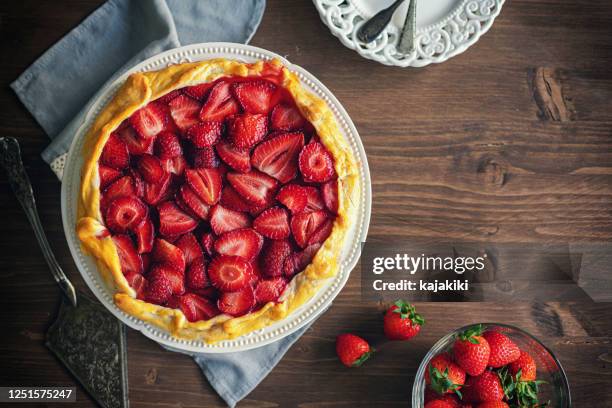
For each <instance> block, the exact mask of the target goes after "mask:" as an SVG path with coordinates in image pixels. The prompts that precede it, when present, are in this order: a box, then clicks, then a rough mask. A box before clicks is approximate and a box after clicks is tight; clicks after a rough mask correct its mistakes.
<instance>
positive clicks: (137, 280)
mask: <svg viewBox="0 0 612 408" xmlns="http://www.w3.org/2000/svg"><path fill="white" fill-rule="evenodd" d="M125 280H127V282H128V285H130V287H131V288H132V289H134V292H136V298H137V299H140V300H144V296H145V295H144V294H145V291H146V290H147V286H148V284H149V283H148V282H147V279H146V278H145V277H144V276H142V275H141V274H139V273H135V272H128V273H126V274H125Z"/></svg>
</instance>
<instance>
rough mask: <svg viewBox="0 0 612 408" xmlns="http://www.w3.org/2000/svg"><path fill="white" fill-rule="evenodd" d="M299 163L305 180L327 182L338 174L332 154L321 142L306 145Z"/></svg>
mask: <svg viewBox="0 0 612 408" xmlns="http://www.w3.org/2000/svg"><path fill="white" fill-rule="evenodd" d="M298 163H299V167H300V172H301V173H302V176H303V177H304V180H305V181H308V182H317V183H325V182H326V181H329V180H331V179H332V178H334V177H335V175H336V170H334V161H333V159H332V157H331V155H330V154H329V152H328V151H327V149H326V148H325V146H323V144H321V143H319V142H315V143H309V144H307V145H306V146H304V148H303V149H302V151H301V152H300V157H299V160H298Z"/></svg>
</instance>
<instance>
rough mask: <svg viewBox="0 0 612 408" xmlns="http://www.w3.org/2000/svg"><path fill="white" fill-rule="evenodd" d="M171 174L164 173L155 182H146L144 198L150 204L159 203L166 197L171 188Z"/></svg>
mask: <svg viewBox="0 0 612 408" xmlns="http://www.w3.org/2000/svg"><path fill="white" fill-rule="evenodd" d="M170 181H171V178H170V174H168V173H166V172H164V175H163V176H162V177H161V178H160V179H159V180H157V181H156V182H154V183H145V185H144V195H143V199H144V201H145V203H147V204H149V205H157V204H158V203H159V202H160V201H161V200H162V198H164V197H165V195H166V193H167V192H168V189H169V188H170Z"/></svg>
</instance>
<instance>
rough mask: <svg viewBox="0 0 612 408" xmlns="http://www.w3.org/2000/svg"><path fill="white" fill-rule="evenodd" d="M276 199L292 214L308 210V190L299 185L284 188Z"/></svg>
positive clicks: (289, 185)
mask: <svg viewBox="0 0 612 408" xmlns="http://www.w3.org/2000/svg"><path fill="white" fill-rule="evenodd" d="M315 190H316V188H315ZM276 199H277V200H278V201H279V202H280V203H281V204H283V205H284V206H285V207H287V208H288V209H289V211H291V214H298V213H301V212H302V211H304V209H305V208H306V202H307V201H306V190H305V189H304V188H303V187H302V186H298V185H297V184H288V185H286V186H283V188H281V189H280V191H279V193H278V194H277V195H276Z"/></svg>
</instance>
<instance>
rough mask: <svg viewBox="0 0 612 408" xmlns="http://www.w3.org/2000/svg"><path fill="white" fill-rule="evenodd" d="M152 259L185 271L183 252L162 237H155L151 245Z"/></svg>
mask: <svg viewBox="0 0 612 408" xmlns="http://www.w3.org/2000/svg"><path fill="white" fill-rule="evenodd" d="M153 260H154V261H155V262H159V263H163V264H166V265H169V266H170V267H172V268H174V269H176V270H178V271H180V272H184V271H185V254H183V251H181V249H180V248H179V247H177V246H176V245H173V244H171V243H170V242H168V241H166V240H165V239H162V238H156V239H155V244H154V246H153Z"/></svg>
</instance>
